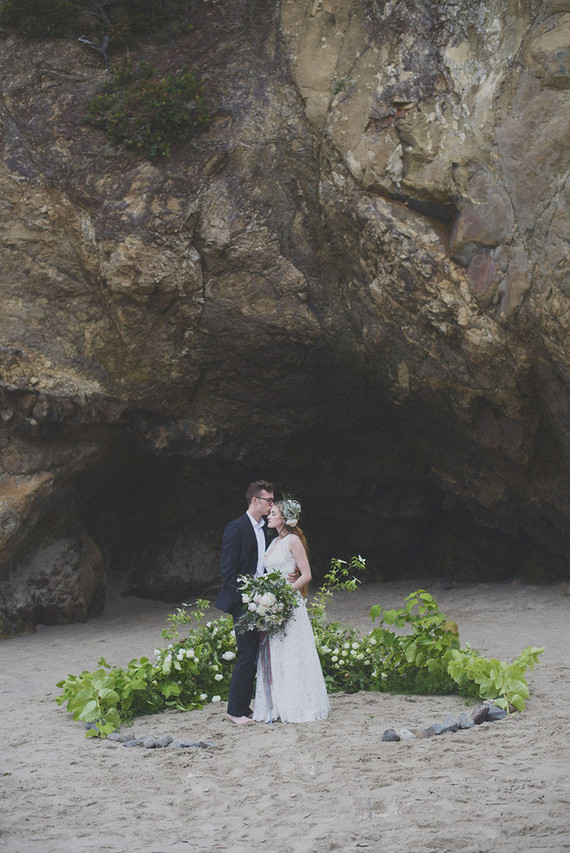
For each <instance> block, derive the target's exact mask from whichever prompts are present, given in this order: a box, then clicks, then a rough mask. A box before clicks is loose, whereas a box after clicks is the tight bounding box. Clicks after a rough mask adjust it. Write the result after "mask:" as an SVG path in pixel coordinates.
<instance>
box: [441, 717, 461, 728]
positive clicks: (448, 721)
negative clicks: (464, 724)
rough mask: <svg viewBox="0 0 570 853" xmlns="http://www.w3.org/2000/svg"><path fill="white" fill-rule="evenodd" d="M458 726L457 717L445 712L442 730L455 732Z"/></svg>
mask: <svg viewBox="0 0 570 853" xmlns="http://www.w3.org/2000/svg"><path fill="white" fill-rule="evenodd" d="M458 728H459V719H458V718H457V717H456V716H455V714H446V716H445V719H444V721H443V731H444V732H456V731H457V729H458Z"/></svg>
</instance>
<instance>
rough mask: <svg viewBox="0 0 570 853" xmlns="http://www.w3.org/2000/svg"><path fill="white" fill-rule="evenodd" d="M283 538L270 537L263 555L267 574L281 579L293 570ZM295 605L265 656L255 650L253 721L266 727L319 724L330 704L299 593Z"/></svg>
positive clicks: (286, 541)
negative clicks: (256, 661)
mask: <svg viewBox="0 0 570 853" xmlns="http://www.w3.org/2000/svg"><path fill="white" fill-rule="evenodd" d="M291 535H293V534H288V535H287V536H285V537H284V538H283V539H275V540H274V541H273V542H272V543H271V545H270V546H269V548H268V549H267V552H266V554H265V560H264V567H265V568H266V569H267V571H268V572H280V573H281V574H282V575H284V576H285V577H287V575H288V574H289V573H290V572H292V571H293V570H294V568H295V558H294V557H293V555H292V554H291V551H290V550H289V543H288V539H289V537H290V536H291ZM297 594H298V596H299V605H298V607H296V608H295V610H294V611H293V615H292V616H291V618H290V619H289V621H288V622H287V624H286V627H285V630H284V631H280V632H278V633H277V634H274V635H272V636H271V637H269V638H267V640H266V641H268V642H269V655H267V654H266V653H265V650H264V649H263V648H261V646H260V654H259V659H258V664H257V686H256V691H255V706H254V712H253V719H254V720H256V721H257V722H265V723H270V722H273V721H274V720H277V719H281V720H282V721H283V722H284V723H305V722H311V721H313V720H324V719H325V718H326V717H328V715H329V710H330V704H329V699H328V696H327V689H326V686H325V681H324V678H323V673H322V670H321V664H320V661H319V656H318V654H317V649H316V646H315V638H314V636H313V629H312V627H311V622H310V620H309V616H308V614H307V608H306V606H305V601H304V599H303V597H302V596H301V594H300V593H297Z"/></svg>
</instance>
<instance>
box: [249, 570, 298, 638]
mask: <svg viewBox="0 0 570 853" xmlns="http://www.w3.org/2000/svg"><path fill="white" fill-rule="evenodd" d="M238 580H239V581H240V583H238V589H240V590H241V598H242V602H243V603H244V605H246V609H245V612H244V614H243V615H242V616H241V618H240V620H239V630H241V631H253V630H257V631H265V632H266V633H268V634H275V633H276V632H278V631H281V630H282V629H283V628H284V627H285V624H286V622H287V620H288V619H289V617H290V616H291V614H292V613H293V610H294V609H295V607H297V605H298V604H299V601H300V598H299V595H298V593H296V592H295V590H294V589H293V588H292V586H291V584H290V583H289V582H288V580H287V579H286V578H284V577H283V575H281V574H279V572H271V573H270V574H267V575H261V577H259V578H256V577H253V576H252V575H241V576H240V577H239V578H238Z"/></svg>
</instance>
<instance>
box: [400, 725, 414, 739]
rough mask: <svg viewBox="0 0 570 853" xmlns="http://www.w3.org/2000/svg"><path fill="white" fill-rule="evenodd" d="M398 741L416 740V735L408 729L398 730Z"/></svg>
mask: <svg viewBox="0 0 570 853" xmlns="http://www.w3.org/2000/svg"><path fill="white" fill-rule="evenodd" d="M400 740H416V735H415V734H414V733H413V732H412V731H410V729H406V728H404V729H400Z"/></svg>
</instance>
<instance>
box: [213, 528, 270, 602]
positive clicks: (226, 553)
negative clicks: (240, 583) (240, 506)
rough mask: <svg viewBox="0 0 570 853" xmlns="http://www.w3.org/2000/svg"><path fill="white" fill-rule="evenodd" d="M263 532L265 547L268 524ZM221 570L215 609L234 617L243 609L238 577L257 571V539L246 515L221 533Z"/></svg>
mask: <svg viewBox="0 0 570 853" xmlns="http://www.w3.org/2000/svg"><path fill="white" fill-rule="evenodd" d="M263 533H264V536H265V545H266V546H267V543H268V536H267V524H264V526H263ZM220 567H221V571H222V588H221V590H220V594H219V595H218V597H217V599H216V600H215V602H214V606H215V607H219V609H220V610H225V612H226V613H232V614H237V613H238V612H239V610H240V608H241V606H242V600H241V592H240V591H239V590H238V588H237V578H238V575H253V574H255V570H256V569H257V538H256V535H255V531H254V529H253V525H252V523H251V521H250V519H249V516H248V514H247V513H246V512H244V514H243V515H240V517H239V518H236V519H235V521H230V523H229V524H228V525H227V527H226V529H225V530H224V535H223V537H222V553H221V556H220Z"/></svg>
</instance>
